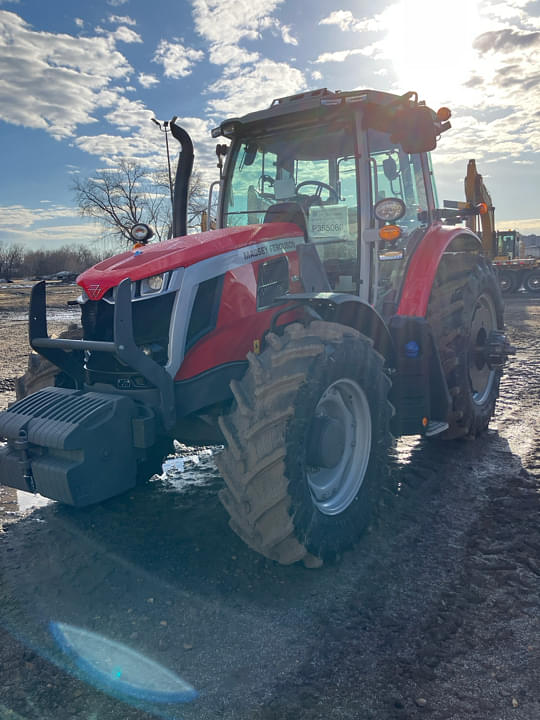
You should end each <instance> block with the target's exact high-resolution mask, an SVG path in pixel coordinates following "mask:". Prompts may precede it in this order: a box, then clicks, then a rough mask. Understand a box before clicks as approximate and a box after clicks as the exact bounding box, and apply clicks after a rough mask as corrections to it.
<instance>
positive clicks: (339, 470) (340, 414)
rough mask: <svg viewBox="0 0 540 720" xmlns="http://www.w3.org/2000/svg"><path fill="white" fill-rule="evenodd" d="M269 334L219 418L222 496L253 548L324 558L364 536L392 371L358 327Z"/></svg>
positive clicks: (387, 439) (283, 558)
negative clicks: (387, 370)
mask: <svg viewBox="0 0 540 720" xmlns="http://www.w3.org/2000/svg"><path fill="white" fill-rule="evenodd" d="M267 343H268V345H267V348H266V349H265V350H264V352H263V353H262V354H261V355H259V356H255V355H252V354H250V355H249V356H248V360H249V368H248V370H247V372H246V375H245V376H244V378H243V379H242V380H241V381H240V382H238V383H237V382H233V383H232V385H231V388H232V390H233V393H234V396H235V398H236V404H235V408H234V409H233V411H232V412H231V414H230V415H228V416H225V417H223V418H221V420H220V426H221V429H222V432H223V434H224V436H225V438H226V440H227V447H226V448H225V450H224V451H223V453H222V454H221V455H220V456H218V457H217V458H216V460H217V463H218V467H219V469H220V471H221V473H222V476H223V479H224V480H225V483H226V485H227V487H226V489H224V490H222V491H221V493H220V498H221V500H222V502H223V505H224V506H225V508H226V510H227V511H228V513H229V515H230V525H231V527H232V529H233V530H234V531H235V532H236V533H237V534H238V535H239V536H240V537H241V538H242V539H243V540H244V541H245V542H246V543H247V544H248V545H249V546H250V547H251V548H252V549H254V550H256V551H257V552H259V553H261V554H262V555H265V556H266V557H268V558H271V559H273V560H277V561H278V562H280V563H283V564H290V563H293V562H296V561H298V560H304V562H305V563H306V564H310V563H311V564H318V563H320V561H321V560H327V559H332V558H334V557H335V556H336V554H337V553H339V552H341V551H343V550H344V549H345V548H347V547H349V546H351V545H352V544H353V543H354V542H355V541H356V540H357V539H358V537H359V536H360V535H361V533H362V531H363V530H364V528H365V527H366V525H367V523H368V521H369V518H370V514H371V510H372V506H373V504H374V502H375V500H376V498H377V496H378V493H379V490H380V487H381V485H382V484H383V483H384V479H385V476H386V468H387V462H388V458H387V454H388V449H389V446H390V443H391V436H390V432H389V422H390V416H391V413H392V408H391V405H390V403H389V402H388V400H387V395H388V391H389V387H390V381H389V379H388V377H387V375H386V373H385V372H384V367H383V366H384V360H383V358H382V357H381V356H380V355H379V353H377V352H376V351H375V350H374V349H373V345H372V342H371V340H370V339H369V338H367V337H365V336H364V335H361V334H360V333H359V332H357V331H356V330H354V329H352V328H349V327H345V326H342V325H338V324H334V323H325V322H314V323H311V325H309V326H308V327H304V326H302V325H299V324H294V325H290V326H288V327H287V328H286V329H285V332H284V334H283V336H281V337H279V336H277V335H273V334H271V335H269V336H268V337H267Z"/></svg>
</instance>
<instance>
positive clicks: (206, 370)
mask: <svg viewBox="0 0 540 720" xmlns="http://www.w3.org/2000/svg"><path fill="white" fill-rule="evenodd" d="M448 117H449V111H448V110H446V109H444V108H443V109H442V110H440V111H439V112H438V113H435V112H433V111H432V110H430V109H429V108H428V107H426V105H425V104H423V103H421V102H418V97H417V95H416V93H407V94H406V95H403V96H396V95H391V94H388V93H382V92H377V91H371V90H369V91H353V92H330V91H328V90H317V91H314V92H306V93H303V94H301V95H296V96H294V97H286V98H281V99H279V100H275V101H274V102H273V103H272V105H271V107H270V108H268V109H267V110H263V111H260V112H254V113H250V114H248V115H245V116H244V117H241V118H233V119H230V120H226V121H225V122H223V123H222V124H221V125H220V126H219V127H218V128H216V130H214V132H213V136H214V137H216V138H221V137H224V138H225V139H226V140H227V141H230V145H228V146H227V145H219V146H218V153H219V154H220V156H223V155H226V162H225V167H224V171H223V177H222V179H221V181H220V196H219V197H220V199H219V209H218V212H217V220H216V223H217V229H215V230H210V231H208V232H204V233H201V234H197V235H187V234H186V204H187V203H186V199H187V190H188V185H189V175H190V172H191V167H192V162H193V147H192V144H191V141H190V139H189V136H188V135H187V133H185V131H183V130H182V129H181V128H180V127H178V126H177V125H176V124H175V123H174V122H171V130H172V133H173V135H174V136H175V137H176V138H177V139H178V140H179V142H180V143H181V146H182V151H181V154H180V159H179V164H178V171H177V177H176V189H175V197H174V208H175V211H174V232H173V234H174V238H173V239H171V240H168V241H166V242H162V243H156V244H146V245H145V244H143V245H142V246H141V245H139V246H138V247H136V248H135V249H134V250H133V251H130V252H125V253H123V254H121V255H118V256H116V257H112V258H110V259H108V260H105V261H103V262H101V263H99V264H98V265H96V266H95V267H93V268H91V269H90V270H87V271H86V272H85V273H83V274H82V275H81V276H80V277H79V278H78V284H79V285H80V286H81V288H82V291H83V292H82V296H81V297H80V298H79V303H80V309H81V315H82V328H83V338H82V339H79V340H76V339H69V338H63V339H62V338H61V339H52V338H49V337H48V333H47V321H46V297H45V284H44V283H39V284H37V285H36V286H35V288H34V291H33V294H32V300H31V307H30V344H31V346H32V348H33V349H34V350H36V351H37V352H38V353H39V354H40V355H41V356H43V357H44V358H46V359H47V360H49V361H50V362H51V363H54V365H55V366H57V367H58V368H60V370H61V372H59V374H58V375H57V383H56V384H57V385H61V387H48V388H44V389H42V390H40V391H38V392H36V393H34V394H31V395H29V396H27V397H25V398H23V399H21V400H19V401H18V402H16V403H15V404H14V405H12V406H11V407H10V408H9V409H8V410H7V411H6V412H4V413H2V414H1V415H0V436H3V437H4V438H5V439H6V440H7V444H6V445H5V447H4V448H2V449H0V453H1V454H0V482H2V483H4V484H6V485H9V486H11V487H15V488H19V489H22V490H30V491H34V492H39V493H41V494H42V495H44V496H46V497H49V498H53V499H55V500H58V501H61V502H63V503H68V504H71V505H75V506H84V505H87V504H90V503H96V502H99V501H102V500H104V499H106V498H109V497H111V496H113V495H117V494H119V493H121V492H124V491H126V490H128V489H129V488H131V487H133V486H134V485H135V483H136V479H137V477H145V476H146V477H148V476H149V475H150V474H152V472H155V471H156V470H158V469H159V468H160V467H161V460H162V458H163V456H164V455H165V454H166V453H167V452H169V451H170V449H171V448H172V439H173V438H177V439H179V440H182V441H184V442H186V443H190V444H197V443H199V444H210V443H219V444H223V445H224V446H225V447H224V450H223V452H222V453H221V454H220V455H219V457H218V465H219V468H220V470H221V473H222V475H223V479H224V481H225V486H226V487H225V488H224V489H223V490H222V491H221V493H220V495H221V500H222V502H223V505H224V506H225V508H226V510H227V512H228V513H229V515H230V525H231V527H232V529H233V530H234V531H235V532H236V533H237V534H238V535H239V536H240V537H241V538H243V540H245V542H246V543H247V544H248V545H249V546H250V547H251V548H253V549H254V550H256V551H258V552H259V553H262V554H263V555H265V556H267V557H269V558H271V559H273V560H276V561H278V562H280V563H285V564H288V563H294V562H296V561H299V560H304V562H305V564H307V565H310V564H311V565H316V564H320V562H321V561H322V560H325V559H331V558H332V557H334V556H335V555H336V554H337V553H339V552H341V551H342V550H343V549H344V548H346V547H349V546H350V545H351V544H353V543H354V542H355V541H356V540H357V538H358V537H359V535H360V534H361V533H362V530H363V529H364V528H365V526H366V524H367V523H368V520H369V517H370V513H371V510H372V507H373V505H374V503H375V501H376V499H377V496H378V493H379V490H380V488H381V486H382V484H383V483H384V478H385V473H386V468H387V464H388V454H389V451H390V448H391V445H392V436H399V435H403V434H421V435H424V436H427V437H429V438H433V437H437V438H445V439H453V438H460V437H466V436H475V435H477V434H479V433H481V432H482V431H484V430H485V429H486V428H487V426H488V423H489V420H490V418H491V416H492V414H493V411H494V407H495V402H496V399H497V396H498V390H499V380H500V377H501V373H502V368H503V365H504V362H505V360H506V358H507V355H508V354H509V352H511V349H510V348H509V346H508V343H507V341H506V338H505V336H504V334H503V304H502V301H501V294H500V290H499V287H498V284H497V279H496V277H495V274H494V272H493V269H492V267H491V265H490V264H489V261H488V260H487V259H486V257H485V255H484V253H483V250H482V243H481V241H480V239H479V238H478V236H477V235H476V234H475V233H474V232H472V231H471V230H470V229H469V228H467V227H463V226H458V225H456V222H459V221H460V220H462V219H465V216H466V215H467V213H469V214H470V213H473V212H475V209H474V208H472V209H471V208H469V209H466V210H450V209H448V210H445V211H441V210H437V200H436V193H435V186H434V182H433V173H432V169H431V163H430V158H429V154H428V153H429V151H431V150H433V149H434V148H435V146H436V140H437V138H438V136H440V135H441V133H443V132H444V131H446V130H447V129H448V128H449V127H450V123H449V122H448ZM446 216H448V218H449V222H451V223H453V224H445V218H446ZM133 234H134V237H136V238H138V239H139V240H140V241H142V242H143V243H144V241H145V240H146V239H147V237H148V235H150V234H151V231H150V230H149V229H147V228H146V227H145V226H137V227H136V228H134V231H133Z"/></svg>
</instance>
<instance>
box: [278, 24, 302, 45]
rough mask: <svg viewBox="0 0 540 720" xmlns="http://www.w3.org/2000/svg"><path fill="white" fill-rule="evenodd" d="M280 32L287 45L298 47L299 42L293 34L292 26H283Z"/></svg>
mask: <svg viewBox="0 0 540 720" xmlns="http://www.w3.org/2000/svg"><path fill="white" fill-rule="evenodd" d="M280 30H281V37H282V38H283V42H284V43H287V45H298V40H297V39H296V38H295V37H294V36H293V35H292V34H291V26H290V25H282V26H281V28H280Z"/></svg>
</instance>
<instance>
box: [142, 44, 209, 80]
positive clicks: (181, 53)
mask: <svg viewBox="0 0 540 720" xmlns="http://www.w3.org/2000/svg"><path fill="white" fill-rule="evenodd" d="M203 57H204V53H203V52H202V50H194V49H193V48H190V47H185V45H182V43H180V42H178V41H176V42H169V41H168V40H161V41H160V43H159V45H158V46H157V49H156V52H155V53H154V57H153V58H152V62H155V63H159V64H160V65H163V70H164V72H163V74H164V75H165V77H170V78H181V77H185V76H186V75H189V74H190V73H191V71H192V68H193V66H194V64H195V63H196V62H198V61H199V60H202V59H203Z"/></svg>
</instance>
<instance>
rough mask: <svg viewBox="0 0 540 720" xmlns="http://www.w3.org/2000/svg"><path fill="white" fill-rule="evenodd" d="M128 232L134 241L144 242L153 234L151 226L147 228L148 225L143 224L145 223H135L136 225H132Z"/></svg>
mask: <svg viewBox="0 0 540 720" xmlns="http://www.w3.org/2000/svg"><path fill="white" fill-rule="evenodd" d="M129 232H130V235H131V239H132V240H133V242H134V243H143V244H146V243H147V242H148V241H149V240H150V238H151V237H153V235H154V233H153V231H152V230H151V228H149V227H148V225H145V223H137V224H136V225H133V227H132V228H131V230H130V231H129Z"/></svg>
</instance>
